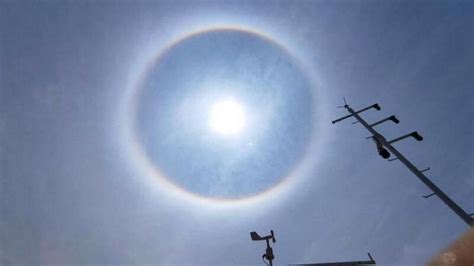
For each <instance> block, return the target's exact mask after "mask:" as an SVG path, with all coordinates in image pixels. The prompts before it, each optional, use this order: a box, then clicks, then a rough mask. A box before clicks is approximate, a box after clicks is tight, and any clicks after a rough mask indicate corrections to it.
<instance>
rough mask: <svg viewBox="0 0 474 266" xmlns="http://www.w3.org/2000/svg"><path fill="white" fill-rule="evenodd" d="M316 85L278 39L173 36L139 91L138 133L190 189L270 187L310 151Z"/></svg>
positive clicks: (240, 194) (162, 168)
mask: <svg viewBox="0 0 474 266" xmlns="http://www.w3.org/2000/svg"><path fill="white" fill-rule="evenodd" d="M311 90H312V88H311V84H310V82H309V81H308V79H307V78H306V77H305V75H304V73H303V72H302V71H301V69H300V67H299V65H298V64H296V63H295V60H294V59H293V58H292V57H291V56H290V55H289V53H288V52H287V51H286V50H285V49H284V48H283V47H281V46H279V45H278V44H276V43H275V42H274V41H272V40H271V39H269V38H267V37H265V36H263V35H260V34H257V33H255V32H250V31H244V30H240V29H214V30H208V31H202V32H198V33H194V34H191V35H188V36H186V37H185V38H182V39H180V40H178V41H177V42H174V43H173V44H172V45H170V46H169V47H168V48H167V49H165V51H164V52H162V53H161V54H160V56H159V57H158V58H157V60H156V61H154V62H153V64H151V65H150V67H149V68H148V69H147V70H146V72H145V75H144V78H143V80H142V81H141V82H140V86H139V88H138V90H137V100H136V106H135V116H134V124H133V126H134V132H135V136H136V138H137V139H136V141H137V142H138V145H139V147H140V150H141V152H142V153H143V154H144V155H145V158H146V160H147V163H149V164H150V165H152V166H153V168H154V169H155V171H156V172H157V174H158V176H160V177H162V178H164V179H166V181H168V182H170V183H172V184H173V185H174V186H176V188H179V189H181V190H183V191H186V192H187V193H189V194H191V195H196V196H198V197H204V198H210V199H227V200H229V199H242V198H247V197H252V196H256V195H258V194H261V193H264V192H266V191H269V190H270V189H272V188H274V187H275V186H277V185H278V184H281V183H282V181H283V180H284V179H285V178H287V177H288V176H289V175H290V174H291V172H292V171H293V170H294V169H295V168H296V167H297V166H298V165H299V163H300V162H301V160H302V159H303V158H304V157H305V154H306V151H307V146H308V145H309V142H310V138H311V137H312V129H313V120H314V119H313V116H314V107H313V100H312V99H313V94H312V91H311Z"/></svg>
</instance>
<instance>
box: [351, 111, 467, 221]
mask: <svg viewBox="0 0 474 266" xmlns="http://www.w3.org/2000/svg"><path fill="white" fill-rule="evenodd" d="M345 107H346V109H347V111H349V113H350V114H351V116H354V117H355V118H356V119H357V120H358V121H359V122H360V123H361V124H362V125H363V126H364V127H365V128H366V129H367V130H368V131H369V132H370V133H372V134H373V136H374V138H376V139H377V140H378V141H380V143H382V144H383V145H384V146H385V147H386V148H387V149H388V150H389V151H391V152H392V153H393V154H394V155H395V157H396V158H398V159H399V160H400V161H401V162H402V163H403V164H404V165H405V166H406V167H407V168H408V169H409V170H410V171H411V172H412V173H413V174H415V176H416V177H418V179H420V180H421V182H423V184H425V185H426V186H427V187H428V188H429V189H431V191H433V193H434V194H436V196H438V198H440V199H441V200H442V201H443V202H444V203H445V204H446V205H447V206H448V207H449V208H450V209H451V210H452V211H453V212H454V213H456V214H457V215H458V216H459V218H461V219H462V220H463V221H464V222H465V223H467V224H468V225H469V226H471V227H473V226H474V219H473V218H472V217H471V216H470V215H469V214H467V213H466V212H465V211H464V210H463V209H462V208H461V207H460V206H459V205H457V204H456V203H455V202H454V201H453V200H452V199H451V198H450V197H449V196H448V195H446V194H445V193H444V192H443V191H442V190H441V189H440V188H438V186H436V185H435V184H434V183H433V182H431V180H429V179H428V177H426V176H425V175H424V174H423V172H421V171H419V170H418V169H417V168H416V167H415V166H414V165H413V164H412V163H411V162H410V161H409V160H408V159H406V158H405V156H403V155H402V154H401V153H400V152H399V151H398V150H397V149H395V147H393V146H392V145H391V144H390V143H391V142H394V141H391V142H388V141H387V140H386V139H385V138H384V137H383V136H382V135H381V134H379V133H378V132H377V131H376V130H375V129H373V128H372V127H371V126H370V125H369V124H367V122H365V120H364V119H362V117H360V116H359V115H358V114H357V112H355V111H354V110H353V109H352V108H350V107H349V106H348V105H346V106H345ZM409 135H410V134H407V135H405V136H403V137H400V138H404V137H406V136H409ZM400 138H399V139H400Z"/></svg>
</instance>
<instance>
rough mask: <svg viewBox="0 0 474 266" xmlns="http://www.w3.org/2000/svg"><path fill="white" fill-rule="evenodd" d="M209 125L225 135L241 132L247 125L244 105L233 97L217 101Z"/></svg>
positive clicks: (211, 112) (212, 109)
mask: <svg viewBox="0 0 474 266" xmlns="http://www.w3.org/2000/svg"><path fill="white" fill-rule="evenodd" d="M209 126H210V127H211V129H212V130H213V131H215V132H217V133H219V134H221V135H224V136H235V135H238V134H240V133H241V132H242V130H243V129H244V127H245V112H244V110H243V107H242V105H241V104H240V103H239V102H237V101H235V100H233V99H226V100H221V101H218V102H216V103H215V104H214V105H213V106H212V107H211V111H210V116H209Z"/></svg>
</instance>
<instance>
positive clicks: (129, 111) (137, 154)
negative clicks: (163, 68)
mask: <svg viewBox="0 0 474 266" xmlns="http://www.w3.org/2000/svg"><path fill="white" fill-rule="evenodd" d="M220 31H222V32H225V31H237V32H241V33H247V34H250V35H254V36H256V37H259V38H261V39H263V40H265V41H267V42H269V43H271V44H272V45H275V46H277V47H278V48H280V49H281V50H282V51H284V52H285V53H286V54H287V55H288V56H289V59H290V60H291V61H292V62H293V63H294V64H295V66H296V67H297V68H298V69H299V70H300V71H301V73H303V75H304V76H305V77H306V78H307V81H308V82H309V84H310V94H311V95H312V103H313V104H314V103H315V92H314V88H313V87H314V85H315V82H314V80H312V79H311V78H310V75H308V73H305V71H303V69H304V68H303V65H302V63H301V62H300V61H299V60H297V58H295V56H294V55H293V54H292V53H290V52H289V51H288V49H287V48H286V47H285V46H283V45H281V44H280V43H278V42H277V41H275V40H273V39H272V38H270V37H268V35H266V34H264V33H261V32H259V31H256V30H253V29H247V28H241V27H234V26H225V27H207V28H204V29H199V30H195V31H192V32H188V33H186V34H184V35H181V36H180V37H178V38H176V39H175V40H173V41H171V42H170V43H168V44H167V45H165V46H164V48H163V49H161V50H160V51H159V52H158V53H157V55H155V56H154V57H153V59H152V60H150V61H149V62H148V63H147V64H146V65H145V67H144V69H143V71H142V72H141V73H140V74H139V76H138V80H135V82H132V84H131V85H132V88H130V91H129V93H127V95H126V96H128V97H126V98H127V99H125V101H126V102H125V110H124V112H125V117H126V119H127V121H126V122H125V136H126V139H127V140H129V141H130V142H131V150H127V151H128V152H131V156H132V158H133V157H134V159H135V161H136V162H137V163H138V164H139V165H138V167H143V168H141V170H143V171H144V172H145V173H146V174H147V175H149V176H152V177H154V179H155V180H157V181H159V182H160V184H161V185H163V186H164V187H166V189H169V190H172V191H173V192H178V194H180V195H182V196H187V197H188V199H191V200H193V201H200V202H205V203H224V204H235V203H249V202H254V201H256V200H261V199H263V198H267V197H268V196H269V195H271V194H276V192H282V190H283V188H284V187H286V186H285V184H288V183H289V180H290V179H292V178H291V177H292V176H295V175H297V174H298V173H299V172H301V170H302V168H303V166H304V165H305V163H304V162H305V161H307V159H308V157H310V156H308V155H309V154H308V153H309V150H312V149H311V147H313V146H314V145H315V142H317V141H314V137H312V138H311V139H310V140H309V144H308V145H307V146H306V149H305V151H304V152H303V156H302V159H301V160H300V162H299V163H297V164H296V166H294V167H293V169H292V170H291V171H290V173H289V174H288V175H287V176H285V177H283V178H281V179H280V180H279V181H278V182H277V183H275V184H274V185H273V186H272V187H269V188H267V189H265V190H263V191H261V192H259V193H255V194H252V195H250V196H243V197H233V198H224V197H205V196H203V195H200V194H197V193H194V192H191V191H189V190H186V189H184V188H183V187H181V186H179V185H177V184H175V183H173V182H172V181H171V180H170V179H168V178H167V177H166V176H164V175H163V174H162V173H161V172H160V170H159V169H158V167H156V166H155V165H154V164H153V163H152V162H151V161H150V159H149V158H148V156H147V155H146V153H145V152H144V150H143V148H142V147H141V144H140V143H139V141H138V136H137V134H136V133H137V132H136V129H135V118H136V113H137V109H138V102H139V99H140V97H139V96H140V94H141V90H142V88H143V87H144V86H143V83H144V82H145V79H146V77H147V74H148V73H149V72H150V70H151V69H152V68H153V66H155V65H156V63H157V62H159V60H160V59H161V58H162V57H163V56H164V55H165V54H167V53H168V52H169V51H171V50H172V49H173V48H174V47H175V46H176V45H178V44H179V43H181V42H182V41H185V40H187V39H189V38H192V37H195V36H197V35H200V34H205V33H208V32H220ZM312 123H313V127H312V129H311V130H312V132H314V131H315V128H316V127H317V123H316V121H315V119H314V115H313V116H312ZM311 135H313V134H311Z"/></svg>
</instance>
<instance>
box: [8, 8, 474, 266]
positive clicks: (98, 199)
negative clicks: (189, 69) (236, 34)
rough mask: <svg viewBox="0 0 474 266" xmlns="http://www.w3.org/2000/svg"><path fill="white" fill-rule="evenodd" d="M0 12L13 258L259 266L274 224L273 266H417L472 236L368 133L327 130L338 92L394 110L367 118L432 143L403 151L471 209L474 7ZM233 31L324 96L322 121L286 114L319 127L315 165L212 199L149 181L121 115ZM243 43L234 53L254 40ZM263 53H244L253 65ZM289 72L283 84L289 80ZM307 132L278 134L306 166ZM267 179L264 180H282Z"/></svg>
mask: <svg viewBox="0 0 474 266" xmlns="http://www.w3.org/2000/svg"><path fill="white" fill-rule="evenodd" d="M0 7H1V8H0V12H1V13H0V19H1V21H0V25H1V26H0V29H1V30H0V33H1V35H0V36H1V39H0V62H1V64H0V85H1V97H0V99H1V103H2V104H1V122H2V123H1V127H0V129H1V131H0V136H1V138H0V140H1V145H0V147H1V168H0V169H1V176H0V177H1V182H0V191H1V196H0V199H1V201H0V203H1V205H0V206H1V212H0V240H1V242H0V250H1V253H0V258H1V264H5V265H20V264H28V263H30V264H119V263H120V264H131V265H138V264H154V265H156V264H159V265H198V264H199V265H222V264H229V265H260V264H261V260H260V256H261V253H263V251H264V246H263V243H256V242H251V241H250V237H249V234H248V233H249V232H250V231H254V230H255V231H258V232H261V233H262V234H263V233H265V232H268V231H269V230H270V229H273V230H274V231H275V233H276V237H277V243H276V244H275V246H274V251H275V254H276V261H275V262H276V264H278V265H285V264H288V263H303V262H306V263H308V262H324V261H347V260H359V259H365V258H366V257H365V256H366V255H365V254H366V253H367V252H371V254H372V255H373V256H374V258H375V259H376V260H377V262H379V264H381V265H390V264H392V265H419V264H422V263H423V262H425V261H426V260H427V259H428V258H430V257H431V256H433V255H434V254H435V253H436V252H437V251H438V250H440V249H441V248H442V247H444V246H446V245H447V244H448V243H450V242H451V241H453V240H454V239H456V238H457V237H458V236H459V235H460V234H461V233H463V232H464V231H465V230H466V229H467V226H466V225H465V224H464V223H463V222H462V221H461V220H460V219H459V218H458V217H456V216H455V215H454V214H453V213H452V212H451V211H450V210H449V209H448V208H447V207H446V206H444V205H443V204H442V203H441V202H440V201H439V200H438V199H436V198H431V199H428V200H427V199H423V198H422V197H421V196H422V195H424V194H427V193H428V192H429V191H428V190H427V188H425V187H424V186H423V185H422V184H421V182H420V181H418V180H417V179H416V178H415V177H414V176H413V175H412V174H411V173H410V172H409V171H408V170H407V169H406V168H404V167H403V166H402V165H401V164H399V163H397V162H387V161H384V160H383V159H382V158H380V157H379V156H378V155H377V154H376V152H375V146H374V144H373V143H372V141H370V140H366V139H365V137H366V136H368V133H367V132H366V131H365V129H364V128H362V127H360V125H352V124H351V123H350V121H346V122H344V123H340V124H336V125H332V124H331V120H332V119H335V118H337V117H339V116H342V115H344V114H345V113H344V110H343V109H337V108H335V107H336V106H337V105H341V103H342V97H343V96H345V97H346V98H347V99H348V101H349V103H350V104H351V105H352V106H353V107H354V108H359V107H365V106H366V105H369V104H372V103H375V102H377V103H379V104H380V105H381V106H382V110H381V111H379V112H376V111H369V112H367V113H364V117H365V118H367V120H369V121H376V120H378V119H381V118H384V117H385V116H388V115H392V114H396V115H397V117H398V118H399V119H400V120H401V123H400V124H398V125H393V124H386V125H383V126H381V127H380V132H381V133H383V134H384V135H386V136H387V138H389V139H390V138H392V137H396V136H399V135H401V134H405V133H408V132H411V131H413V130H417V131H418V132H420V133H421V134H422V135H423V136H424V137H425V140H424V141H423V142H415V141H412V140H407V141H404V142H402V143H399V144H397V145H396V146H397V148H399V150H400V151H401V152H402V153H404V154H405V155H406V156H407V157H408V158H409V159H410V160H412V161H413V162H414V164H415V165H417V166H418V167H419V168H425V167H428V166H429V167H430V168H431V171H429V172H428V173H427V175H428V176H429V177H430V178H431V179H432V180H433V181H434V182H435V183H436V184H438V185H439V186H440V187H441V188H442V189H444V190H445V191H446V192H447V193H448V194H449V195H450V196H451V197H452V198H453V199H454V200H455V201H456V202H457V203H458V204H459V205H461V206H462V207H464V208H465V210H466V211H467V212H473V211H474V205H473V204H472V202H474V198H473V195H474V194H473V193H472V192H473V191H474V179H473V176H474V168H473V165H474V164H473V159H474V157H473V151H472V147H473V140H474V138H473V131H474V128H473V126H472V122H471V121H472V118H473V114H474V110H473V106H474V95H473V90H472V84H473V83H474V75H473V74H474V73H473V69H474V48H473V47H474V46H473V36H474V28H473V26H472V25H473V17H474V4H473V3H472V2H469V1H449V2H448V1H429V2H428V1H409V2H408V1H407V2H405V1H397V2H395V1H393V2H389V1H387V2H382V3H381V2H377V1H360V2H359V1H334V2H325V1H318V2H316V1H293V2H285V1H278V2H277V1H275V2H272V3H268V2H258V1H245V2H243V1H239V2H231V1H226V2H212V1H207V2H197V1H192V2H187V1H178V2H164V1H160V2H155V3H153V2H150V1H145V2H138V1H137V2H125V1H123V2H120V1H117V2H101V3H99V2H81V3H73V2H69V3H67V2H22V3H16V2H3V3H1V4H0ZM229 25H231V26H233V27H239V28H244V29H248V30H253V31H257V32H259V33H262V34H264V35H265V36H268V37H270V38H271V39H272V40H273V41H274V42H275V43H278V44H279V45H281V47H284V48H285V49H287V50H288V53H289V55H291V57H293V58H295V59H296V60H297V61H298V62H300V64H301V73H300V74H301V79H304V78H306V79H304V82H311V88H310V89H311V91H312V92H314V93H315V95H317V97H315V99H314V100H313V102H312V103H311V108H310V109H311V110H313V111H312V112H313V113H312V114H311V118H308V117H302V116H301V115H300V116H298V117H296V118H292V119H288V117H287V116H283V115H281V116H278V115H280V114H281V113H278V112H276V113H275V114H276V118H275V119H276V120H275V121H279V123H281V124H282V125H292V124H298V123H301V121H307V120H308V119H314V120H312V122H313V123H314V124H315V127H314V129H313V131H311V132H312V135H311V136H310V138H311V141H302V143H304V144H305V145H307V146H308V147H309V148H308V149H310V150H309V153H308V154H309V155H308V156H305V160H303V161H304V163H302V164H304V167H302V170H301V171H297V172H295V174H294V175H292V176H291V178H290V179H289V181H288V182H287V183H284V184H283V185H282V187H281V188H280V189H279V190H278V191H274V192H273V191H272V192H269V193H268V194H266V195H264V196H263V197H262V198H259V199H257V200H253V201H249V202H245V203H242V202H235V203H230V204H216V203H215V202H208V201H205V200H201V199H196V198H193V197H190V196H189V195H186V194H185V193H182V192H176V191H174V190H176V189H174V188H173V186H169V184H167V183H166V182H163V180H157V179H159V178H156V177H154V176H151V174H150V173H149V171H145V170H143V169H142V167H141V166H140V165H139V163H140V160H138V159H137V156H136V153H134V152H133V149H132V148H131V143H130V139H129V138H127V137H126V134H125V133H124V132H126V130H127V129H128V126H129V123H128V122H127V121H129V119H130V117H131V116H132V115H131V114H130V113H128V111H129V109H127V108H124V106H127V104H128V103H129V102H130V95H132V94H133V93H130V92H134V91H135V90H137V88H139V84H138V82H137V81H139V80H141V79H142V78H143V75H144V74H143V73H146V71H144V70H145V69H147V66H149V64H150V62H154V61H153V60H155V59H156V56H157V54H158V53H159V52H160V51H162V50H163V49H164V48H165V47H167V46H168V45H169V44H170V43H171V42H172V41H174V40H176V39H177V38H179V37H182V36H185V35H186V34H188V33H191V32H195V31H196V30H205V29H213V28H219V27H225V26H229ZM243 39H244V38H240V39H239V38H237V40H235V41H233V44H232V45H231V46H229V47H230V48H232V49H234V46H235V47H238V46H239V44H240V45H244V46H245V45H247V44H246V42H245V41H244V40H243ZM199 45H203V44H199ZM191 46H192V44H191ZM245 47H246V46H245ZM265 47H266V46H265V45H262V46H260V48H261V49H260V50H265V49H264V48H265ZM191 48H192V47H191ZM204 48H205V46H203V47H201V49H204ZM193 49H194V48H193ZM204 50H205V49H204ZM251 50H252V49H251ZM251 50H245V49H244V50H238V51H240V52H241V53H243V54H244V55H246V56H250V57H251V55H252V53H251ZM260 50H259V49H255V50H254V55H255V58H257V59H256V60H257V62H259V63H260V64H262V65H263V66H265V67H268V66H267V65H270V64H266V62H269V61H270V58H272V56H276V55H269V56H267V57H265V56H261V53H262V52H259V51H260ZM267 51H271V48H269V49H268V50H267ZM277 51H278V50H277ZM171 54H172V53H171ZM283 55H284V56H286V55H285V54H283ZM262 58H263V59H262ZM285 58H286V57H285ZM285 60H286V59H285ZM288 60H289V59H288ZM233 63H234V62H229V64H233ZM222 64H223V65H224V66H227V64H225V60H223V63H222ZM288 64H289V63H288ZM288 64H286V65H288ZM211 65H212V64H211ZM290 65H291V64H290ZM202 71H205V69H204V70H202ZM244 74H245V73H244ZM163 75H169V74H163ZM281 77H283V78H281V80H283V81H282V82H283V83H280V84H285V83H284V80H285V78H287V79H289V78H290V75H287V76H284V75H283V76H281ZM167 79H169V82H170V83H169V84H173V83H172V82H173V81H175V80H173V79H172V78H169V77H168V76H167ZM264 81H265V80H264ZM301 82H302V83H304V82H303V81H301ZM280 86H281V88H280V89H281V90H282V91H284V86H283V85H280ZM160 88H161V87H160ZM158 89H159V88H157V90H158ZM170 90H171V89H170ZM255 90H257V91H258V90H259V88H258V87H256V88H255ZM304 91H305V89H302V90H301V94H299V95H303V94H304V93H303V92H304ZM183 93H188V91H183ZM285 93H289V92H285ZM246 95H247V97H249V99H253V97H252V96H255V95H254V94H246ZM265 95H267V96H266V97H269V98H268V99H274V98H272V97H274V95H272V94H271V93H270V94H265ZM170 97H171V98H170V99H176V98H179V97H177V96H176V97H174V96H173V94H172V95H171V96H170ZM282 99H284V98H282ZM146 100H149V101H151V102H152V101H153V99H146ZM268 101H270V100H268ZM288 106H293V108H294V109H292V110H295V112H296V113H298V111H299V112H301V110H307V109H305V108H303V107H301V106H300V105H297V104H296V105H291V104H289V105H288ZM171 107H173V106H172V105H170V108H171ZM290 117H291V116H290ZM160 121H162V120H160ZM298 130H300V131H295V132H290V131H286V132H284V133H282V132H280V134H281V136H288V138H286V139H285V138H283V137H279V138H276V140H277V142H276V143H275V145H277V146H278V147H279V149H281V150H285V151H288V150H290V152H289V153H288V154H286V156H289V157H291V156H293V155H294V156H297V154H299V153H298V151H299V150H300V148H298V147H296V146H295V145H298V143H296V144H295V142H294V141H293V140H294V139H295V138H294V136H295V135H293V134H296V135H298V132H300V133H301V132H303V133H301V134H302V135H304V130H302V129H301V128H300V127H298ZM165 133H166V134H171V133H170V132H166V131H160V132H157V134H165ZM171 135H172V134H171ZM191 135H192V134H191ZM265 136H267V135H265ZM265 136H264V137H262V138H263V139H265ZM268 136H273V137H274V136H275V135H271V134H270V135H268ZM268 136H267V138H266V140H267V141H268V140H270V139H271V138H269V137H268ZM303 139H304V138H303ZM309 143H314V145H309ZM178 144H179V143H177V146H178ZM301 145H302V144H301ZM268 147H273V146H268ZM170 149H171V151H173V146H170ZM203 150H204V151H206V149H203ZM292 150H293V151H296V152H291V151H292ZM259 152H262V151H261V150H259ZM158 153H159V152H158ZM255 154H257V153H255ZM206 156H210V155H209V154H207V155H206ZM163 157H164V158H166V159H168V160H170V161H171V163H175V164H176V165H178V166H179V165H185V164H183V162H182V161H179V160H177V159H175V160H174V161H173V158H171V159H170V156H166V155H163ZM192 157H193V158H197V159H199V157H200V154H192ZM250 158H252V157H250ZM218 159H220V158H218ZM290 159H293V160H294V161H295V162H296V161H298V160H296V159H295V157H292V158H290ZM223 161H224V160H221V161H219V160H218V163H219V162H220V163H222V162H223ZM290 161H291V160H290ZM162 162H163V161H162ZM272 163H273V161H272ZM275 163H276V164H277V168H280V169H292V167H295V165H296V164H295V163H290V162H289V161H278V160H277V161H276V162H275ZM286 164H288V165H286ZM167 165H168V163H167ZM303 168H304V169H303ZM268 169H270V168H269V166H268V164H264V165H262V168H259V169H258V171H261V173H262V174H268V177H269V178H271V175H270V173H271V171H269V170H268ZM240 170H242V172H245V170H248V169H240ZM190 172H191V173H192V171H190ZM273 177H274V176H273ZM255 185H256V186H257V185H259V183H258V182H256V183H255Z"/></svg>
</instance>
